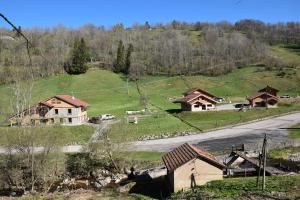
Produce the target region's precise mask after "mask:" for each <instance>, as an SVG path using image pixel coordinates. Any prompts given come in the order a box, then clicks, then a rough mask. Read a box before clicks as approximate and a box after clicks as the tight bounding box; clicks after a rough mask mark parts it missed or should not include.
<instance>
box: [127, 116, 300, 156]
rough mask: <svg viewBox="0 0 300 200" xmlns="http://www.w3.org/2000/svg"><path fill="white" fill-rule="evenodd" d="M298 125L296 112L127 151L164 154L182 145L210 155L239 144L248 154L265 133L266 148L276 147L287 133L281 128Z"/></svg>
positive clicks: (147, 143)
mask: <svg viewBox="0 0 300 200" xmlns="http://www.w3.org/2000/svg"><path fill="white" fill-rule="evenodd" d="M298 123H300V112H299V113H293V114H288V115H284V116H280V117H275V118H270V119H265V120H262V121H257V122H251V123H248V124H244V125H239V126H234V127H229V128H224V129H220V130H216V131H210V132H205V133H199V134H195V135H189V136H180V137H174V138H166V139H158V140H148V141H137V142H133V143H132V144H131V150H136V151H168V150H170V149H173V148H175V147H176V146H178V145H181V144H183V143H185V142H188V143H191V144H195V145H198V146H200V147H202V148H204V149H206V150H211V151H222V150H224V149H230V148H231V147H232V146H233V145H240V144H245V148H246V149H248V150H258V149H259V148H260V146H261V143H262V138H263V137H264V134H265V133H266V134H267V137H268V142H269V144H270V147H276V146H278V145H280V143H285V142H287V140H288V137H287V135H288V133H287V130H286V129H284V128H288V127H291V126H293V125H295V124H298Z"/></svg>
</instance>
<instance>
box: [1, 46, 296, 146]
mask: <svg viewBox="0 0 300 200" xmlns="http://www.w3.org/2000/svg"><path fill="white" fill-rule="evenodd" d="M271 50H272V52H273V53H274V54H276V55H277V56H279V57H282V58H286V59H289V60H290V59H292V60H294V61H300V55H299V53H298V52H292V51H291V50H290V49H287V48H284V47H280V46H274V47H272V49H271ZM299 84H300V70H299V69H298V68H296V69H291V70H288V71H287V73H286V75H285V76H284V77H280V76H278V71H276V70H274V71H266V70H265V69H264V68H263V67H261V66H246V67H244V68H241V69H235V70H233V71H232V72H231V73H228V74H224V75H220V76H217V77H209V76H202V75H195V76H144V77H142V78H141V79H140V80H139V81H137V82H133V81H129V82H127V80H126V77H125V76H124V75H122V74H115V73H113V72H111V71H107V70H101V69H97V68H91V69H89V70H88V72H87V73H86V74H81V75H67V74H60V75H56V76H51V77H47V78H44V79H39V80H36V81H35V82H34V89H33V92H32V97H33V98H32V101H31V103H32V104H34V103H37V102H38V101H40V100H43V99H45V98H47V97H49V96H53V95H56V94H69V95H74V96H75V97H76V98H79V99H82V100H84V101H86V102H88V103H89V104H90V108H89V109H88V115H89V117H92V116H98V115H101V114H106V113H109V114H113V115H115V116H116V117H117V119H119V120H120V123H118V124H116V125H114V126H113V127H112V135H111V137H112V138H119V139H122V138H123V139H124V136H126V139H128V140H136V139H137V138H139V137H141V136H143V135H149V134H152V135H153V134H154V135H155V134H162V133H174V132H180V131H205V130H209V129H214V128H220V127H222V126H226V125H231V124H236V123H241V122H246V121H249V120H254V119H259V118H263V117H267V116H272V115H276V114H281V113H286V112H289V111H295V110H299V108H300V105H299V104H297V103H296V104H281V105H280V107H279V108H278V109H268V110H266V109H255V110H251V111H246V112H237V111H218V112H201V113H180V112H178V109H180V105H179V104H174V103H173V102H172V100H173V99H174V98H177V97H180V96H181V95H182V93H183V92H185V91H186V90H188V89H189V88H192V87H200V88H202V89H205V90H207V91H209V92H210V93H212V94H214V95H216V96H220V97H224V98H225V99H226V100H227V101H230V102H245V103H246V99H245V98H246V96H250V95H252V94H254V93H255V92H256V91H257V90H258V89H261V88H262V87H265V86H266V85H271V86H272V87H275V88H278V89H279V90H280V92H279V95H283V94H289V95H291V96H297V95H300V91H299ZM137 86H138V87H139V91H138V90H137ZM0 95H1V98H0V121H4V120H5V119H6V118H7V116H9V114H11V112H12V110H11V106H10V105H11V103H12V102H11V101H12V89H11V86H10V85H1V86H0ZM140 95H142V96H144V97H145V98H146V100H147V108H148V109H149V110H150V114H149V115H145V116H143V117H142V118H140V119H139V122H138V124H131V123H127V118H126V115H125V112H126V111H127V110H141V109H144V106H143V105H142V104H141V98H140ZM75 129H76V128H75V127H74V128H72V131H74V130H75ZM0 131H1V132H3V129H0ZM83 134H84V131H83ZM87 134H88V133H87ZM81 141H84V140H81Z"/></svg>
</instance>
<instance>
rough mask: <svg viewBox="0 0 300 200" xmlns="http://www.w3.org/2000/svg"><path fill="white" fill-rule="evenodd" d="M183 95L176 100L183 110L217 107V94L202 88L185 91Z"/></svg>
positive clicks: (204, 109)
mask: <svg viewBox="0 0 300 200" xmlns="http://www.w3.org/2000/svg"><path fill="white" fill-rule="evenodd" d="M183 95H184V96H183V97H182V98H180V99H177V100H175V101H174V103H180V104H181V110H182V111H193V112H195V111H207V110H214V109H216V104H217V101H216V100H215V98H216V96H214V95H212V94H210V93H209V92H207V91H205V90H202V89H200V88H193V89H191V90H188V91H187V92H185V93H183Z"/></svg>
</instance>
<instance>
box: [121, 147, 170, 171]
mask: <svg viewBox="0 0 300 200" xmlns="http://www.w3.org/2000/svg"><path fill="white" fill-rule="evenodd" d="M164 154H165V152H154V151H153V152H152V151H136V152H135V151H130V152H128V151H119V152H115V155H116V158H117V160H118V161H119V162H121V163H123V164H121V165H122V166H134V167H136V168H137V169H144V168H151V167H157V166H162V165H163V161H162V156H163V155H164Z"/></svg>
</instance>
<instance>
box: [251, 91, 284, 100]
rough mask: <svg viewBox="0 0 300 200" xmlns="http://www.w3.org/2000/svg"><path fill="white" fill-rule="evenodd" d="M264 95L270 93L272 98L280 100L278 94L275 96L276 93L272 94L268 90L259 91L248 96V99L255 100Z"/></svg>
mask: <svg viewBox="0 0 300 200" xmlns="http://www.w3.org/2000/svg"><path fill="white" fill-rule="evenodd" d="M262 95H268V96H269V97H270V98H272V99H276V100H278V97H276V96H274V95H272V94H269V93H267V92H258V93H256V94H254V95H252V96H250V97H247V99H248V100H253V99H256V98H257V97H260V96H262Z"/></svg>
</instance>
